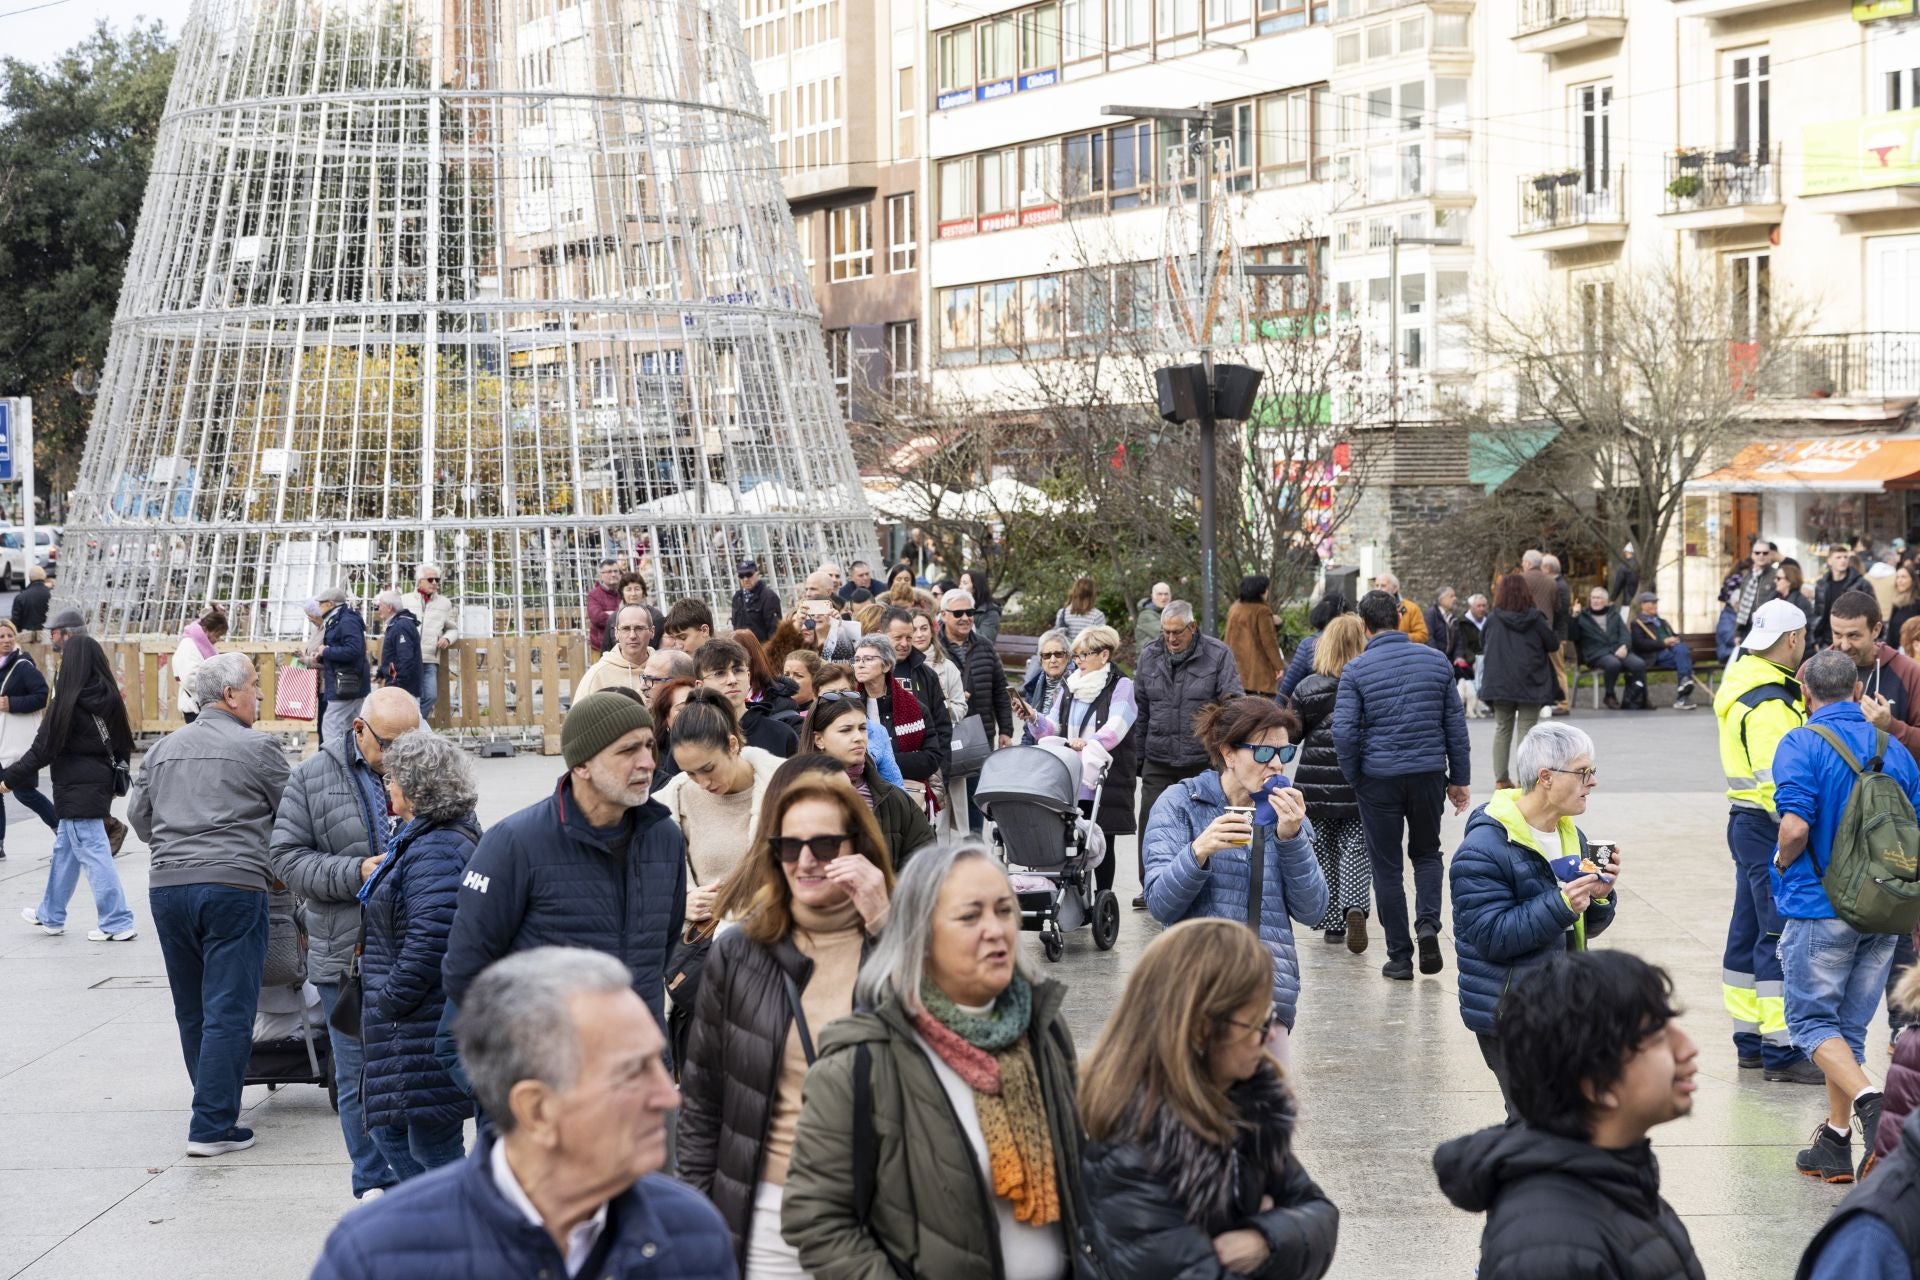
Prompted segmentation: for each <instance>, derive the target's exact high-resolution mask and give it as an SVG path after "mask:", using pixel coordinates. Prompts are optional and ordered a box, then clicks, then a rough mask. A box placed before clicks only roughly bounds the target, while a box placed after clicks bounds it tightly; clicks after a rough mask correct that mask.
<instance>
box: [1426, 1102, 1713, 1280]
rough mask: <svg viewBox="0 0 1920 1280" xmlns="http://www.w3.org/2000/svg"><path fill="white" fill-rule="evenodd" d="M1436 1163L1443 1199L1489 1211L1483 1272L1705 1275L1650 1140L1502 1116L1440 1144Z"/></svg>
mask: <svg viewBox="0 0 1920 1280" xmlns="http://www.w3.org/2000/svg"><path fill="white" fill-rule="evenodd" d="M1433 1168H1434V1172H1435V1173H1436V1174H1438V1175H1439V1178H1440V1190H1441V1191H1443V1192H1445V1193H1446V1197H1447V1199H1449V1200H1451V1201H1453V1203H1454V1204H1455V1205H1457V1206H1458V1207H1460V1208H1462V1209H1465V1210H1466V1211H1467V1212H1468V1213H1484V1214H1486V1215H1487V1225H1486V1227H1485V1229H1484V1230H1482V1231H1481V1233H1480V1272H1479V1280H1545V1278H1547V1277H1551V1278H1552V1280H1705V1275H1706V1273H1705V1272H1703V1271H1702V1270H1701V1268H1700V1260H1699V1259H1698V1258H1697V1257H1695V1256H1694V1252H1693V1241H1692V1240H1691V1239H1690V1238H1689V1237H1688V1235H1687V1229H1686V1227H1685V1226H1684V1225H1683V1224H1682V1223H1681V1221H1680V1215H1678V1214H1676V1213H1675V1212H1674V1211H1673V1206H1671V1205H1669V1204H1668V1203H1667V1202H1666V1201H1665V1200H1663V1199H1661V1197H1660V1163H1659V1161H1657V1160H1655V1159H1654V1155H1653V1144H1652V1143H1650V1142H1647V1141H1645V1140H1642V1141H1641V1142H1639V1143H1637V1144H1635V1145H1634V1146H1631V1147H1627V1148H1625V1149H1622V1150H1610V1149H1608V1148H1605V1147H1596V1146H1594V1145H1593V1144H1592V1143H1590V1142H1579V1141H1576V1140H1575V1139H1572V1138H1563V1137H1560V1136H1559V1135H1558V1134H1552V1133H1542V1132H1541V1131H1539V1130H1537V1129H1533V1128H1530V1127H1528V1126H1527V1125H1525V1124H1514V1125H1502V1126H1500V1127H1499V1128H1494V1129H1482V1130H1481V1131H1480V1132H1478V1133H1470V1134H1468V1135H1467V1136H1465V1137H1463V1138H1455V1139H1454V1140H1453V1141H1451V1142H1448V1143H1445V1144H1443V1145H1442V1146H1441V1147H1440V1149H1439V1150H1438V1151H1435V1152H1434V1153H1433Z"/></svg>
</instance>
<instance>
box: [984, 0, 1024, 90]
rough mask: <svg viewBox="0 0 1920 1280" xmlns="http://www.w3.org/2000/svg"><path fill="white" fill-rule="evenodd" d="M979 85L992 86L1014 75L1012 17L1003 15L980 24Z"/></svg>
mask: <svg viewBox="0 0 1920 1280" xmlns="http://www.w3.org/2000/svg"><path fill="white" fill-rule="evenodd" d="M978 30H979V41H980V83H981V84H992V83H993V82H994V81H996V80H1006V79H1009V78H1011V77H1012V76H1013V75H1014V70H1015V69H1014V64H1013V39H1014V32H1013V15H1011V14H1003V15H1002V16H1000V17H998V18H990V19H988V20H987V21H985V22H983V23H981V24H980V26H979V28H978Z"/></svg>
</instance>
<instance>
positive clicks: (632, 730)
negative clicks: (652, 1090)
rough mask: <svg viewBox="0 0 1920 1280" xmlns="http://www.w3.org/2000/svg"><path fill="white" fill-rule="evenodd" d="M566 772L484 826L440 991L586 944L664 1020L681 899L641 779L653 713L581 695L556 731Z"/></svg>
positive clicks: (623, 699)
mask: <svg viewBox="0 0 1920 1280" xmlns="http://www.w3.org/2000/svg"><path fill="white" fill-rule="evenodd" d="M560 755H561V758H562V759H564V760H565V761H566V765H567V771H566V773H565V774H564V775H562V776H561V778H560V780H559V782H558V783H557V784H556V785H555V787H554V789H553V794H552V795H551V796H549V797H547V798H546V799H544V800H542V801H540V802H539V803H538V804H535V805H530V806H529V807H527V808H525V809H522V810H521V811H520V812H518V813H516V814H513V815H512V816H511V817H508V818H506V819H504V820H503V821H501V822H499V823H497V824H495V825H494V827H493V828H492V829H491V830H489V831H488V832H487V833H486V835H485V836H483V837H482V838H481V840H480V846H479V848H477V849H476V850H474V854H473V860H472V861H471V862H469V863H468V864H467V870H466V874H465V876H464V877H463V878H462V879H461V882H460V892H459V896H458V898H457V899H456V904H455V909H454V917H453V931H452V934H451V935H450V936H449V938H448V940H447V958H446V960H445V962H444V963H443V964H442V966H441V976H442V977H443V978H444V980H445V983H446V989H447V997H448V999H449V1001H451V1002H457V1001H458V1000H459V999H460V997H461V996H463V995H464V994H465V993H466V990H467V986H468V984H469V983H471V982H472V981H473V980H474V979H475V978H476V977H478V976H479V974H480V971H481V970H482V969H485V968H486V967H487V966H488V965H490V964H492V963H493V962H494V961H495V960H498V959H499V958H500V957H501V956H504V955H508V954H510V953H512V952H515V951H525V950H527V949H529V948H531V947H546V946H560V947H590V948H592V949H593V950H595V951H604V952H606V953H607V954H608V955H611V956H613V957H614V958H615V959H616V960H619V961H621V962H622V963H623V964H625V965H626V966H627V968H629V969H631V970H632V971H633V990H634V993H635V994H636V995H638V996H639V997H640V998H641V999H642V1000H644V1001H646V1002H647V1008H648V1009H650V1010H652V1012H653V1016H654V1020H655V1021H656V1022H658V1023H659V1024H660V1025H661V1026H665V1025H666V1009H665V1000H664V974H665V970H666V966H667V953H668V950H669V949H670V948H671V947H672V945H673V941H674V939H675V938H677V937H679V935H680V926H681V921H682V915H683V911H684V908H685V905H686V896H687V881H686V868H687V859H686V841H685V839H684V838H683V837H682V836H681V834H680V828H679V827H677V826H675V825H674V824H673V821H672V819H671V818H669V817H668V816H667V811H666V809H665V808H664V807H663V806H662V805H661V804H660V803H659V802H658V801H655V800H649V799H648V798H647V793H648V790H649V789H650V787H651V786H652V783H653V766H654V737H653V718H652V717H651V716H649V715H648V714H647V709H646V707H644V706H643V705H641V703H640V700H639V699H638V698H636V697H634V696H633V695H632V694H630V693H627V692H625V691H624V690H616V689H609V690H605V691H603V692H600V693H590V694H588V695H587V696H586V697H584V698H582V699H580V701H578V702H576V703H574V705H573V709H572V710H571V711H569V712H567V718H566V721H565V722H564V723H563V724H562V725H561V727H560Z"/></svg>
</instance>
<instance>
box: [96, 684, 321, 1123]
mask: <svg viewBox="0 0 1920 1280" xmlns="http://www.w3.org/2000/svg"><path fill="white" fill-rule="evenodd" d="M192 692H193V696H194V698H195V699H196V700H197V701H198V703H199V705H200V714H199V717H198V718H197V719H195V720H194V722H193V723H192V724H190V725H187V726H185V727H184V728H180V729H175V730H174V731H173V732H172V733H170V734H168V735H167V736H166V737H164V738H162V739H161V740H160V741H159V742H157V743H155V744H154V747H153V749H152V750H151V751H149V752H147V758H146V761H145V763H144V764H142V765H141V768H140V776H139V777H137V778H135V779H134V782H133V790H132V792H131V793H130V795H129V798H128V802H127V817H128V819H129V820H130V821H131V822H132V823H133V829H134V830H135V831H137V832H139V833H140V838H141V839H142V840H145V841H146V842H147V844H148V845H149V846H150V847H151V848H152V850H153V860H152V870H151V872H150V873H149V876H148V881H147V884H148V888H147V902H148V905H149V906H150V907H151V909H152V911H153V927H154V930H155V932H157V933H158V934H159V935H160V954H161V957H162V959H164V960H165V962H166V966H167V985H168V986H169V987H170V988H171V989H172V992H173V1018H174V1021H175V1022H176V1023H177V1024H178V1025H179V1028H180V1051H181V1054H182V1055H183V1056H184V1057H185V1059H186V1064H187V1075H188V1077H189V1078H190V1079H191V1080H192V1081H193V1118H192V1120H191V1122H190V1123H189V1124H188V1126H187V1154H188V1155H190V1156H217V1155H224V1154H226V1153H227V1152H229V1151H241V1150H244V1149H246V1148H247V1147H250V1146H252V1145H253V1131H252V1130H251V1129H245V1128H241V1127H240V1126H239V1124H238V1121H239V1119H240V1090H241V1086H242V1082H243V1081H244V1080H245V1079H246V1074H247V1058H248V1057H249V1056H250V1055H251V1054H252V1052H253V1014H254V1007H255V1004H256V1003H257V1001H258V1000H259V996H260V982H261V974H262V971H263V969H264V967H265V965H266V959H267V893H268V890H269V889H270V888H271V887H272V885H273V882H274V874H273V868H272V864H271V862H270V859H269V857H268V842H269V839H270V837H271V836H272V834H273V824H274V819H275V816H276V815H277V814H278V812H279V809H280V799H281V795H282V793H283V792H284V790H285V789H286V785H287V753H286V752H285V751H284V750H282V749H281V747H280V744H279V743H277V742H275V741H274V740H273V739H272V738H271V737H269V736H268V735H266V734H264V733H258V732H256V731H255V730H254V728H253V724H254V721H255V720H256V719H258V717H259V715H260V679H259V676H258V674H257V673H256V672H255V670H254V666H253V662H252V660H251V659H249V658H248V657H246V655H244V654H238V653H222V654H216V655H215V656H213V657H211V658H208V659H207V660H206V661H205V662H203V663H201V664H200V666H199V667H198V668H197V669H196V670H195V671H194V673H193V690H192Z"/></svg>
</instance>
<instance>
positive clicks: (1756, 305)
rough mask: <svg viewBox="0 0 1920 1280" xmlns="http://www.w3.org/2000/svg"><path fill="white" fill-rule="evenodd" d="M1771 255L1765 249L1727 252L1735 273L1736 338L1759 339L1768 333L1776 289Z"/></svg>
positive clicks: (1733, 294)
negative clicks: (1761, 250) (1772, 300)
mask: <svg viewBox="0 0 1920 1280" xmlns="http://www.w3.org/2000/svg"><path fill="white" fill-rule="evenodd" d="M1772 265H1773V259H1772V256H1771V255H1769V254H1765V253H1734V254H1729V255H1727V269H1728V271H1730V272H1731V273H1732V286H1733V287H1732V289H1731V290H1730V291H1729V292H1730V293H1731V294H1732V297H1733V315H1732V317H1731V321H1732V326H1733V327H1732V337H1733V340H1734V341H1735V342H1758V341H1760V340H1761V339H1762V338H1764V337H1765V336H1766V334H1767V319H1768V311H1769V309H1770V306H1771V299H1772V293H1773V285H1772Z"/></svg>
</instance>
